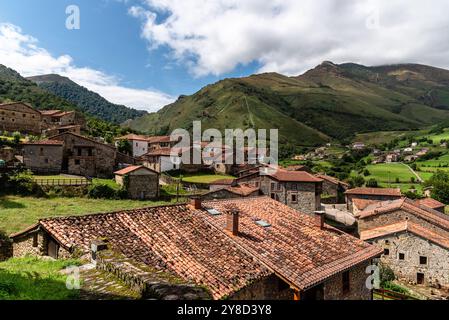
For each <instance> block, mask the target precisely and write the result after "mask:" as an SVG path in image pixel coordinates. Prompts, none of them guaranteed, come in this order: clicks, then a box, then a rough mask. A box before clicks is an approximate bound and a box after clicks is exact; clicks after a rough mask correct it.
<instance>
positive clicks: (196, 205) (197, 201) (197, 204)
mask: <svg viewBox="0 0 449 320" xmlns="http://www.w3.org/2000/svg"><path fill="white" fill-rule="evenodd" d="M201 202H202V201H201V198H200V197H193V198H191V199H190V205H191V206H192V207H193V209H195V210H199V209H201V208H202V205H201Z"/></svg>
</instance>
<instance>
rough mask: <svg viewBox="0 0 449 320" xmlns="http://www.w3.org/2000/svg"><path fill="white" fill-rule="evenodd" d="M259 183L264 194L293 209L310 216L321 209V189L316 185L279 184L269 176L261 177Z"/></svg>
mask: <svg viewBox="0 0 449 320" xmlns="http://www.w3.org/2000/svg"><path fill="white" fill-rule="evenodd" d="M259 181H260V189H261V191H262V193H263V194H265V195H267V196H269V197H272V198H273V199H275V200H277V201H280V202H282V203H284V204H286V205H288V206H289V207H291V208H294V209H296V210H299V211H302V212H304V213H309V214H312V213H313V212H314V211H316V210H319V209H320V206H321V196H320V194H321V189H320V188H319V186H318V185H317V184H316V183H304V182H278V181H276V180H274V179H272V178H270V177H269V176H261V177H260V178H259ZM295 196H296V200H295V199H294V197H295Z"/></svg>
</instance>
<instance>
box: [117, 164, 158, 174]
mask: <svg viewBox="0 0 449 320" xmlns="http://www.w3.org/2000/svg"><path fill="white" fill-rule="evenodd" d="M139 169H145V170H148V171H151V172H156V171H154V170H152V169H150V168H147V167H144V166H129V167H126V168H123V169H121V170H119V171H116V172H114V174H115V175H118V176H124V175H125V174H128V173H131V172H134V171H136V170H139Z"/></svg>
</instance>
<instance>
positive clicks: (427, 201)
mask: <svg viewBox="0 0 449 320" xmlns="http://www.w3.org/2000/svg"><path fill="white" fill-rule="evenodd" d="M416 203H417V204H418V205H420V206H425V207H428V208H431V209H440V208H444V207H445V206H446V205H445V204H444V203H441V202H440V201H437V200H435V199H432V198H424V199H419V200H416Z"/></svg>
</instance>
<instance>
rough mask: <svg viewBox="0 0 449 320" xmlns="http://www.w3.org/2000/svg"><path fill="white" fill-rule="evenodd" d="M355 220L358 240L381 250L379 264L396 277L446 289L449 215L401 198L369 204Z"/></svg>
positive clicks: (448, 280) (418, 202)
mask: <svg viewBox="0 0 449 320" xmlns="http://www.w3.org/2000/svg"><path fill="white" fill-rule="evenodd" d="M424 203H425V202H424ZM356 218H357V219H358V233H359V235H360V238H361V239H362V240H366V241H369V242H371V243H373V244H376V245H379V246H380V247H382V248H383V250H384V254H383V256H382V258H381V261H382V262H383V263H385V264H387V265H388V266H389V267H391V269H392V270H393V271H394V272H395V275H396V277H397V278H399V279H401V280H405V281H408V282H410V283H413V284H420V285H426V286H433V287H438V288H439V287H441V286H443V287H445V288H449V274H448V272H447V265H448V263H449V216H447V215H446V214H443V213H441V212H439V211H437V210H434V209H432V208H431V207H429V206H426V205H424V204H423V202H420V201H413V200H410V199H407V198H401V199H398V200H393V201H380V202H377V203H373V204H370V205H368V206H367V207H366V208H365V209H364V210H362V211H360V212H358V213H357V214H356Z"/></svg>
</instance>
